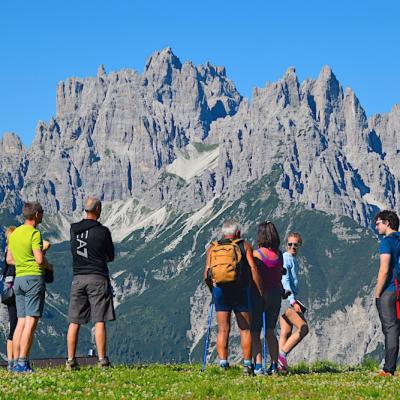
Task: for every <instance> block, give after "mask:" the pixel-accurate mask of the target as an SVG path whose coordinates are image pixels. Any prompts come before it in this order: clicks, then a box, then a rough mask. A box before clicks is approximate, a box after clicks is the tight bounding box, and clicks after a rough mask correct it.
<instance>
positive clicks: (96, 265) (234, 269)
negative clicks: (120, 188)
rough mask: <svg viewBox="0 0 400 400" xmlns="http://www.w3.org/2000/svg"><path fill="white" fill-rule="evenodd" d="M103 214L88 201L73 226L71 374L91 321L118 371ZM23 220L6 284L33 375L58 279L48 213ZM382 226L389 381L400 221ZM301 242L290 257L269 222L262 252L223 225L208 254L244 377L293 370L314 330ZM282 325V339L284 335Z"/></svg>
mask: <svg viewBox="0 0 400 400" xmlns="http://www.w3.org/2000/svg"><path fill="white" fill-rule="evenodd" d="M101 211H102V205H101V202H100V201H99V200H98V199H97V198H94V197H89V198H88V199H87V200H86V201H85V212H86V216H85V218H84V219H83V220H81V221H80V222H77V223H74V224H72V225H71V230H70V238H71V239H70V240H71V253H72V269H73V280H72V284H71V295H70V304H69V310H68V321H69V326H68V332H67V353H68V358H67V361H66V369H67V370H73V369H77V368H78V363H77V361H76V349H77V342H78V333H79V330H80V326H81V325H82V324H86V323H88V322H90V321H91V322H92V323H94V326H95V328H94V330H95V341H96V348H97V353H98V357H99V359H98V366H99V367H108V366H110V362H109V360H108V357H107V355H106V339H107V335H106V322H107V321H112V320H114V319H115V311H114V304H113V293H112V288H111V284H110V275H109V270H108V266H107V263H108V262H111V261H113V260H114V245H113V241H112V237H111V233H110V231H109V229H108V228H106V227H105V226H103V225H102V224H101V223H100V222H99V221H98V220H99V218H100V215H101ZM22 213H23V216H24V219H25V222H24V223H23V224H22V225H21V226H19V227H17V228H15V227H9V228H8V229H7V230H6V239H7V248H6V251H5V268H4V270H3V279H4V282H5V285H6V288H7V290H8V291H7V296H6V297H7V306H8V312H9V320H10V333H9V336H8V340H7V356H8V369H9V370H10V371H14V372H32V368H31V366H30V363H29V354H30V350H31V347H32V343H33V337H34V332H35V330H36V327H37V324H38V322H39V319H40V318H41V317H42V314H43V307H44V302H45V292H46V281H47V282H51V281H52V279H53V278H52V275H53V266H52V265H51V264H50V263H49V262H48V261H47V259H46V252H47V251H48V250H49V248H50V243H49V242H47V241H45V240H43V239H42V235H41V233H40V231H39V230H38V229H37V227H38V225H39V224H40V223H41V222H42V219H43V214H44V212H43V209H42V207H41V205H40V204H39V203H34V202H29V203H25V205H24V207H23V209H22ZM375 223H376V230H377V233H378V234H379V235H382V236H383V239H382V241H381V243H380V249H379V253H380V267H379V273H378V279H377V284H376V290H375V298H376V306H377V309H378V313H379V318H380V320H381V323H382V331H383V334H384V336H385V362H384V366H383V369H382V371H381V372H380V375H381V376H391V375H393V374H394V372H395V370H396V363H397V358H398V354H399V338H400V285H399V280H400V263H399V261H400V233H399V232H398V230H399V218H398V216H397V214H396V213H395V212H393V211H381V212H380V213H378V214H377V215H376V217H375ZM302 244H303V240H302V237H301V235H300V234H299V233H297V232H290V233H288V234H287V237H286V243H285V247H286V251H285V252H284V253H282V252H281V250H280V248H281V241H280V237H279V233H278V231H277V229H276V227H275V225H274V224H273V223H272V222H271V221H266V222H263V223H261V224H259V226H258V233H257V248H256V249H254V250H253V248H252V246H251V245H250V244H249V243H248V242H247V241H245V240H243V239H242V238H241V232H240V227H239V225H238V223H237V222H235V221H233V220H228V221H225V222H224V224H223V226H222V238H221V240H219V241H216V242H213V243H212V244H211V245H210V246H209V248H208V250H207V254H206V266H205V269H204V280H205V282H206V284H207V285H208V287H209V288H210V290H211V292H212V298H213V303H214V305H215V310H216V313H217V322H218V336H217V353H218V357H219V364H220V366H221V368H224V369H226V368H228V367H229V362H228V342H229V334H230V329H231V314H232V312H234V313H235V316H236V321H237V324H238V327H239V331H240V338H241V347H242V352H243V368H244V373H245V374H247V375H253V374H256V375H263V374H274V373H277V372H282V373H285V372H287V371H288V362H287V355H288V354H289V353H290V352H291V351H292V350H293V349H294V348H295V347H296V346H297V345H298V344H299V343H300V342H301V340H302V339H303V338H304V337H305V336H306V335H307V334H308V331H309V328H308V324H307V321H306V319H305V312H306V307H305V306H304V305H303V304H302V302H301V301H300V300H299V263H298V253H299V250H300V247H301V246H302ZM49 277H50V278H49ZM10 291H11V293H12V295H11V296H10ZM4 293H5V292H3V295H4ZM2 300H3V302H4V299H3V296H2ZM278 320H279V325H280V335H279V340H278V338H277V337H276V334H275V328H276V326H277V322H278ZM263 330H264V334H265V338H266V341H267V344H268V350H269V355H270V358H271V365H270V367H269V368H268V369H266V368H263V365H262V364H263V360H262V351H261V348H262V346H261V332H262V331H263ZM264 362H265V360H264Z"/></svg>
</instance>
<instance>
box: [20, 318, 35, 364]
mask: <svg viewBox="0 0 400 400" xmlns="http://www.w3.org/2000/svg"><path fill="white" fill-rule="evenodd" d="M38 321H39V317H28V316H27V317H25V325H24V329H23V331H22V334H21V343H20V350H19V358H23V357H28V356H29V353H30V351H31V347H32V343H33V336H34V334H35V329H36V326H37V323H38ZM17 327H18V325H17Z"/></svg>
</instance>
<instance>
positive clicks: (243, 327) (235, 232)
mask: <svg viewBox="0 0 400 400" xmlns="http://www.w3.org/2000/svg"><path fill="white" fill-rule="evenodd" d="M222 235H223V239H222V240H221V241H219V243H220V244H221V243H222V244H225V243H231V242H232V241H236V243H237V244H238V246H239V248H240V251H241V253H242V258H241V261H240V263H239V265H238V268H239V270H238V271H239V274H240V275H239V279H238V281H237V282H235V283H229V284H224V285H222V284H220V285H216V284H215V282H213V281H212V280H210V252H211V247H210V248H209V249H208V251H207V257H206V267H205V270H204V280H205V282H206V283H207V285H208V286H209V287H210V289H211V290H212V295H213V301H214V304H215V310H216V312H217V320H218V336H217V353H218V357H219V360H220V366H221V367H222V368H224V369H226V368H228V367H229V363H228V339H229V332H230V321H231V313H232V311H233V312H234V313H235V316H236V321H237V324H238V327H239V331H240V339H241V345H242V352H243V360H244V361H243V363H244V365H243V371H244V373H245V374H246V375H253V367H252V362H251V332H250V311H251V304H250V281H251V280H250V274H251V276H252V279H253V281H254V282H255V284H256V286H257V288H258V290H259V291H260V293H262V283H261V278H260V276H259V274H258V271H257V267H256V265H255V262H254V258H253V249H252V247H251V245H250V244H249V243H247V242H246V241H244V240H241V241H239V242H237V239H240V229H239V225H238V224H237V223H236V222H235V221H231V220H228V221H225V222H224V224H223V226H222Z"/></svg>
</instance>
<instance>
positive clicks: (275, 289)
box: [251, 221, 283, 375]
mask: <svg viewBox="0 0 400 400" xmlns="http://www.w3.org/2000/svg"><path fill="white" fill-rule="evenodd" d="M257 241H258V248H257V249H256V250H254V252H253V255H254V260H255V262H256V265H257V268H258V271H259V273H260V275H261V278H262V282H263V289H264V293H263V296H260V294H259V293H257V290H254V289H253V290H252V299H251V300H252V321H251V332H252V349H253V359H254V361H255V370H254V373H255V374H256V375H262V374H263V373H264V372H268V373H273V372H276V371H277V365H278V354H279V351H278V341H277V339H276V336H275V326H276V323H277V321H278V317H279V311H280V307H281V298H282V291H283V288H282V272H283V257H282V253H281V251H280V250H279V246H280V239H279V234H278V231H277V229H276V227H275V225H274V224H273V223H272V222H270V221H267V222H263V223H261V224H260V225H259V226H258V235H257ZM253 286H254V285H253ZM264 311H265V313H266V327H267V329H266V331H267V332H266V336H267V344H268V350H269V353H270V356H271V361H272V363H271V367H270V368H269V370H268V371H263V369H262V356H261V339H260V334H261V330H262V326H263V312H264Z"/></svg>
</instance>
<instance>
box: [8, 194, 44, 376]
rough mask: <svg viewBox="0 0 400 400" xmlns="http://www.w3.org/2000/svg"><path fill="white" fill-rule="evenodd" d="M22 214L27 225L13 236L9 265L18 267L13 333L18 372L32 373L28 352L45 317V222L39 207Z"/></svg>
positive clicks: (28, 205)
mask: <svg viewBox="0 0 400 400" xmlns="http://www.w3.org/2000/svg"><path fill="white" fill-rule="evenodd" d="M22 213H23V215H24V218H25V223H24V224H23V225H21V226H19V227H18V228H16V229H15V231H14V232H13V233H12V234H11V235H10V238H9V246H8V252H7V262H8V263H9V264H13V265H15V271H16V275H15V281H14V291H15V297H16V304H17V316H18V323H17V327H16V329H15V332H14V340H13V342H14V343H13V351H14V354H15V355H16V357H18V362H17V364H16V366H15V369H14V370H15V372H32V368H31V367H30V365H29V360H28V357H29V352H30V350H31V347H32V341H33V335H34V333H35V329H36V326H37V323H38V321H39V318H40V317H41V316H42V314H43V306H44V298H45V292H46V286H45V282H44V269H45V268H46V265H47V264H46V260H45V258H44V255H43V250H42V248H43V242H42V235H41V233H40V232H39V231H38V230H37V229H36V226H37V225H38V224H40V222H42V218H43V209H42V206H41V205H40V204H39V203H36V202H35V203H25V205H24V207H23V209H22Z"/></svg>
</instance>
